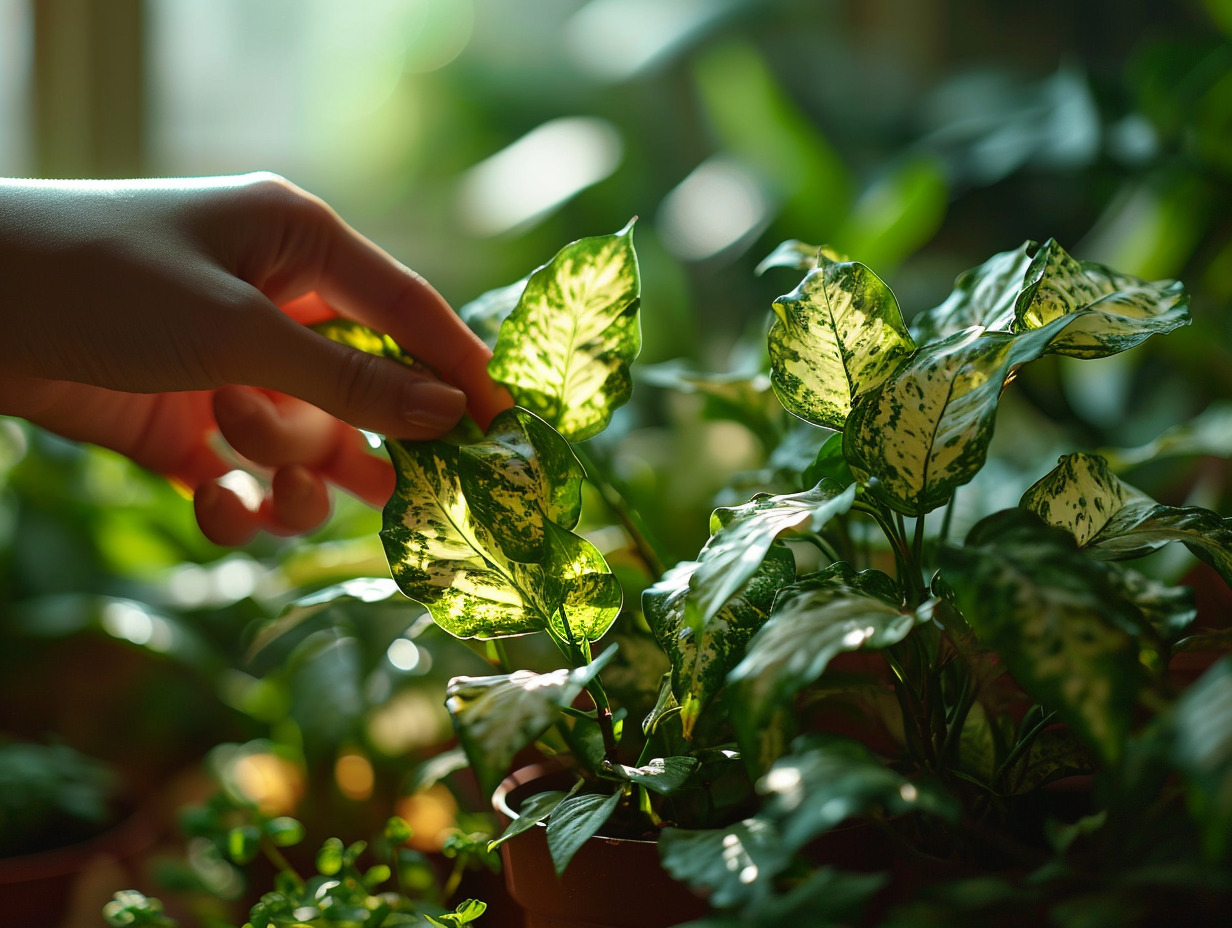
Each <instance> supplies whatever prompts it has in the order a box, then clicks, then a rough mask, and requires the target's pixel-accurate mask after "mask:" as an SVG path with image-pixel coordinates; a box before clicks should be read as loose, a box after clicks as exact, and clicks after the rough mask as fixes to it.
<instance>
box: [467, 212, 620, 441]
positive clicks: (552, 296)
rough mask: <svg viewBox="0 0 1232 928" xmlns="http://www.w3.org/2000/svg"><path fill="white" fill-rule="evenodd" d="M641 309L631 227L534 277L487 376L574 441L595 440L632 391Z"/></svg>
mask: <svg viewBox="0 0 1232 928" xmlns="http://www.w3.org/2000/svg"><path fill="white" fill-rule="evenodd" d="M640 303H641V278H640V275H639V272H638V266H637V255H636V254H635V252H634V250H633V224H632V223H630V224H629V225H628V226H626V227H625V228H624V229H623V230H622V231H620V232H618V233H616V234H615V235H604V236H595V237H593V238H584V239H581V240H580V241H577V242H574V243H572V244H570V245H566V246H565V247H564V248H563V249H561V251H560V252H559V253H558V254H557V255H556V257H554V258H553V259H552V260H551V261H550V262H549V263H548V264H546V265H544V266H543V267H541V268H539V270H537V271H535V272H534V273H533V274H532V275H531V276H530V279H529V280H528V281H527V283H526V288H525V289H524V290H523V292H522V295H521V298H520V300H519V301H518V305H517V307H516V308H515V309H514V310H513V312H512V313H510V314H509V316H508V318H506V320H505V322H504V324H503V325H502V326H501V331H500V336H499V338H498V339H497V341H496V347H495V349H494V351H493V355H492V360H491V361H490V362H489V364H488V370H489V372H490V373H491V375H492V378H493V379H494V380H496V381H498V382H499V383H502V384H504V385H505V386H506V387H508V388H509V392H510V393H512V394H513V397H514V400H515V401H516V402H517V404H518V405H519V406H525V407H526V408H528V409H530V410H532V411H533V412H535V413H536V414H538V415H540V416H542V417H543V418H544V419H546V420H547V421H548V422H550V423H551V424H552V425H553V426H555V428H556V429H557V430H558V431H559V432H560V433H561V434H562V435H564V436H565V437H566V438H567V439H569V440H570V441H581V440H583V439H586V438H590V437H592V436H594V435H597V434H598V433H599V432H601V431H602V430H603V429H604V428H605V427H606V426H607V423H608V421H609V420H610V419H611V416H612V412H613V410H615V409H616V408H617V407H619V406H621V405H623V404H624V403H626V402H627V401H628V399H629V395H630V392H631V390H632V381H631V379H630V376H629V365H630V363H631V362H632V361H633V359H634V358H636V357H637V355H638V352H639V351H640V349H641V338H642V337H641V329H640V323H639V320H638V308H639V306H640Z"/></svg>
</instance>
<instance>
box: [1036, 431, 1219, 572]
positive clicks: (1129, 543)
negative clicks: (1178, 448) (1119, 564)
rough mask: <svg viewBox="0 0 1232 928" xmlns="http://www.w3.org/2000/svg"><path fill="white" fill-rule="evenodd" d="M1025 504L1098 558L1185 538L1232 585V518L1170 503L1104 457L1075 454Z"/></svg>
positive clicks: (1148, 550)
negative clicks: (1125, 477) (1125, 478)
mask: <svg viewBox="0 0 1232 928" xmlns="http://www.w3.org/2000/svg"><path fill="white" fill-rule="evenodd" d="M1021 505H1022V506H1023V508H1025V509H1029V510H1031V511H1032V512H1034V513H1036V514H1037V515H1038V516H1039V517H1040V518H1042V519H1043V520H1044V521H1045V522H1048V523H1050V524H1052V525H1057V526H1060V527H1061V528H1064V529H1065V530H1066V531H1068V532H1070V533H1071V534H1072V535H1073V536H1074V537H1075V538H1076V539H1077V541H1078V544H1079V545H1080V546H1082V547H1085V548H1087V550H1089V551H1090V552H1091V553H1092V554H1093V555H1095V556H1096V557H1101V558H1107V559H1109V560H1122V559H1126V558H1134V557H1142V556H1144V555H1146V554H1150V553H1151V552H1152V551H1154V550H1156V549H1158V548H1161V547H1163V546H1164V545H1166V544H1168V543H1169V542H1173V541H1179V542H1181V543H1183V544H1184V545H1185V546H1186V547H1188V548H1189V550H1190V551H1192V552H1193V553H1194V554H1195V555H1196V556H1197V557H1199V558H1201V559H1202V560H1203V561H1205V562H1206V563H1208V564H1210V565H1211V566H1212V567H1214V568H1215V570H1217V571H1218V572H1219V575H1220V576H1221V577H1223V578H1224V581H1225V582H1226V583H1230V584H1232V519H1226V518H1224V517H1223V516H1221V515H1219V514H1218V513H1216V512H1212V511H1211V510H1209V509H1203V508H1202V507H1200V506H1180V507H1176V506H1164V505H1162V504H1160V503H1157V502H1155V500H1153V499H1151V498H1150V497H1149V496H1147V495H1146V494H1144V493H1142V492H1141V491H1139V490H1137V489H1135V488H1134V487H1131V486H1129V485H1128V484H1126V483H1123V482H1122V481H1121V480H1120V479H1119V478H1117V477H1116V475H1115V474H1113V473H1112V472H1111V471H1110V470H1109V469H1108V464H1107V462H1106V461H1105V460H1104V459H1103V458H1101V457H1099V456H1098V455H1092V454H1082V453H1078V454H1070V455H1066V456H1065V457H1063V458H1061V462H1060V464H1058V465H1057V467H1056V468H1054V469H1053V470H1052V471H1051V472H1050V473H1049V474H1048V475H1047V476H1045V477H1044V478H1042V479H1041V480H1039V481H1038V482H1037V483H1035V484H1034V485H1033V486H1032V487H1030V488H1029V489H1028V490H1027V492H1026V493H1025V494H1023V497H1022V502H1021Z"/></svg>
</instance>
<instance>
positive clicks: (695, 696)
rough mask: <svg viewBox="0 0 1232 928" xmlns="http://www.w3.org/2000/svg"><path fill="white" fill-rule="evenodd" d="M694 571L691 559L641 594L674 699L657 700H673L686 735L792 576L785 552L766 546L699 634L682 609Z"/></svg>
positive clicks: (792, 563) (790, 559) (792, 564)
mask: <svg viewBox="0 0 1232 928" xmlns="http://www.w3.org/2000/svg"><path fill="white" fill-rule="evenodd" d="M697 569H698V564H697V562H695V561H688V562H685V563H683V564H678V565H677V566H676V567H673V568H672V569H671V570H669V571H668V572H667V573H666V574H664V575H663V578H662V579H661V580H660V581H659V582H658V583H656V584H655V585H654V586H652V587H650V588H649V589H648V590H646V591H645V592H644V593H643V594H642V609H643V611H644V612H645V615H646V621H647V622H648V623H649V624H650V627H651V630H652V631H653V632H654V633H655V637H656V638H657V639H658V641H659V644H660V645H661V646H662V648H663V650H664V651H665V652H667V655H668V657H669V658H670V659H671V662H672V688H671V692H673V693H674V694H675V700H671V699H667V698H666V696H665V695H661V697H660V703H662V704H664V705H665V707H666V706H670V704H671V703H673V702H674V703H677V704H679V706H680V711H681V722H682V724H683V725H684V730H685V737H686V738H687V737H691V735H692V731H693V726H694V725H695V724H696V722H697V718H698V716H699V715H700V714H701V711H702V710H703V709H704V708H705V707H706V706H707V705H709V703H710V701H711V700H712V699H714V697H715V696H716V695H717V694H718V692H719V690H720V689H722V687H723V685H724V681H725V680H726V677H727V672H728V671H729V670H731V668H732V667H734V666H735V665H736V664H737V663H738V662H739V660H740V659H741V657H742V656H743V654H744V645H745V643H746V642H747V641H748V640H749V638H751V637H752V636H753V634H754V633H755V632H756V631H757V629H759V628H760V627H761V625H762V623H763V622H765V621H766V617H767V616H768V615H769V614H770V607H771V605H772V604H773V602H774V597H775V595H776V594H777V592H778V591H779V589H780V588H782V587H783V586H784V585H785V584H787V583H790V582H791V581H792V579H794V578H795V575H796V563H795V558H794V557H792V554H791V552H790V551H788V550H787V549H786V548H784V547H781V546H778V547H772V548H770V550H769V551H768V552H766V553H765V555H764V558H763V562H762V563H760V564H758V565H757V567H756V569H755V570H754V572H753V575H752V578H751V579H749V581H748V582H747V583H746V584H744V589H743V590H742V591H741V593H740V594H739V595H738V596H735V597H733V598H731V599H730V600H729V601H727V602H725V603H724V604H723V605H722V606H721V608H720V609H719V610H718V613H717V614H716V615H714V616H713V617H711V619H710V621H709V622H707V623H706V626H705V627H704V628H703V629H702V631H701V633H700V635H699V634H697V633H696V632H695V631H694V629H693V628H692V627H691V626H690V625H689V624H688V621H687V619H686V609H685V602H686V600H687V598H688V596H689V590H690V581H691V580H692V578H693V575H694V574H695V573H696V571H697ZM667 711H669V709H668V708H665V709H664V713H666V712H667Z"/></svg>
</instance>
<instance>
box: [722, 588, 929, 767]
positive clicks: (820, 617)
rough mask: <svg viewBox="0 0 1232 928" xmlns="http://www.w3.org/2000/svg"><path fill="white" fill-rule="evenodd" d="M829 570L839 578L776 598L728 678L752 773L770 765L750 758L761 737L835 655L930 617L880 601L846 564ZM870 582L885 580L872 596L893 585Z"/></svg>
mask: <svg viewBox="0 0 1232 928" xmlns="http://www.w3.org/2000/svg"><path fill="white" fill-rule="evenodd" d="M835 566H836V568H846V572H845V573H844V572H843V571H842V570H841V569H840V570H837V571H835V570H832V571H831V572H827V573H823V574H822V575H819V576H818V577H815V578H813V579H810V580H806V581H802V582H801V583H798V584H795V585H793V586H792V587H789V588H788V589H786V590H784V591H783V593H782V594H781V595H780V596H779V598H778V599H777V600H776V601H775V603H774V608H773V611H772V612H771V614H770V618H769V620H768V621H767V622H766V624H765V625H763V626H762V628H761V629H760V630H759V631H758V632H757V634H756V635H754V636H753V639H752V640H751V641H750V642H749V643H748V646H747V647H746V648H745V655H744V659H743V660H742V661H741V662H740V663H739V664H737V665H736V667H735V668H734V669H733V670H732V672H731V673H730V674H728V676H727V696H726V702H727V705H728V707H729V709H730V712H731V717H732V721H733V723H734V724H735V726H736V733H737V735H738V736H739V738H740V743H741V747H742V748H743V750H744V753H745V754H746V756H747V757H749V758H751V759H754V760H755V762H756V763H755V766H756V767H758V768H761V769H764V767H765V764H766V763H767V762H768V761H769V760H772V758H760V757H757V754H758V753H759V752H758V750H757V746H758V744H759V743H760V732H761V731H762V730H763V729H764V728H765V727H766V726H767V725H768V723H769V721H770V719H771V718H772V717H773V715H774V713H775V712H776V711H777V710H779V709H781V708H783V707H784V706H789V705H790V701H791V699H792V697H794V696H795V694H796V693H797V692H799V691H800V690H801V689H803V688H804V687H806V686H808V685H809V684H810V683H813V682H814V681H815V680H817V678H818V677H820V676H821V675H822V673H823V672H824V671H825V669H826V667H827V665H828V664H829V663H830V661H831V660H832V659H833V658H834V657H835V656H836V655H838V654H841V653H843V652H845V651H856V650H861V649H880V648H884V647H887V646H888V645H892V644H896V643H898V642H899V641H902V640H903V639H904V638H905V637H906V636H907V634H908V633H909V632H910V631H911V630H912V629H913V628H915V626H916V625H918V624H919V623H921V622H924V621H927V620H928V618H929V616H930V615H931V611H932V609H931V603H928V604H926V605H925V606H922V607H921V608H919V609H917V610H914V611H909V612H904V611H903V610H902V609H901V608H900V603H899V601H898V599H897V597H896V598H895V599H893V600H887V599H886V598H885V597H883V596H882V595H878V593H875V592H872V591H871V590H869V589H865V588H864V587H865V586H866V585H867V584H865V583H864V581H863V580H861V579H860V578H859V575H855V574H854V572H852V571H850V568H849V567H848V566H847V565H845V564H844V565H835ZM874 573H876V572H874ZM876 576H877V579H878V580H879V581H888V584H887V583H885V582H880V583H878V584H877V585H876V586H874V587H873V589H876V590H878V592H880V591H881V590H883V589H885V588H886V587H887V585H888V587H889V588H891V589H892V588H894V587H895V586H896V584H894V582H893V581H892V580H890V579H889V577H886V576H885V575H884V574H879V573H876Z"/></svg>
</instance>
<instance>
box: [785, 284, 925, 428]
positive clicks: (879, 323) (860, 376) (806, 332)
mask: <svg viewBox="0 0 1232 928" xmlns="http://www.w3.org/2000/svg"><path fill="white" fill-rule="evenodd" d="M774 313H775V320H774V324H773V325H772V326H771V328H770V335H769V350H770V365H771V371H770V380H771V383H772V384H773V386H774V392H775V393H776V395H777V396H778V398H779V400H780V401H781V402H782V404H783V406H784V407H785V408H786V409H787V410H788V412H791V413H792V414H794V415H797V416H799V417H800V418H802V419H806V420H808V421H809V422H812V423H814V424H815V425H824V426H827V427H829V428H833V429H841V428H842V427H843V423H844V421H846V419H847V413H848V411H849V410H850V409H851V404H852V401H853V400H854V399H855V398H856V397H858V396H860V395H861V394H863V393H866V392H867V391H869V390H871V389H873V388H874V387H876V386H877V385H878V384H880V383H881V382H882V381H884V380H885V379H886V378H887V377H889V376H890V375H891V374H892V373H893V372H894V371H895V370H897V369H898V368H899V367H900V366H901V365H902V363H903V361H904V360H905V359H906V358H907V357H908V356H909V355H910V354H911V352H912V351H914V350H915V344H914V342H912V340H911V336H910V335H909V334H908V332H907V327H906V325H904V323H903V317H902V314H901V313H900V312H899V308H898V301H897V300H896V299H895V298H894V294H893V293H891V292H890V288H889V287H887V286H886V285H885V284H884V283H883V282H882V281H881V279H880V278H879V277H877V275H876V274H874V273H873V272H872V271H871V270H869V269H868V268H867V267H865V266H864V265H863V264H858V263H854V262H844V263H840V264H833V263H826V264H822V265H821V266H819V267H818V268H816V269H815V270H813V271H810V272H809V273H808V275H807V276H806V277H805V278H804V280H803V281H802V282H801V283H800V285H799V286H798V287H797V288H796V289H795V290H793V291H792V292H791V293H789V294H787V295H786V296H782V297H779V298H778V300H776V301H775V303H774Z"/></svg>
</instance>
